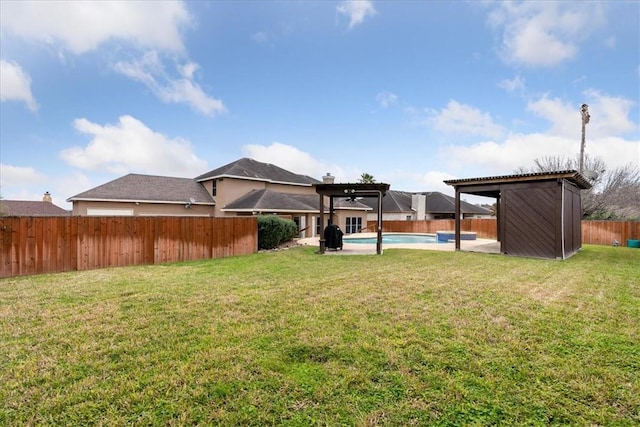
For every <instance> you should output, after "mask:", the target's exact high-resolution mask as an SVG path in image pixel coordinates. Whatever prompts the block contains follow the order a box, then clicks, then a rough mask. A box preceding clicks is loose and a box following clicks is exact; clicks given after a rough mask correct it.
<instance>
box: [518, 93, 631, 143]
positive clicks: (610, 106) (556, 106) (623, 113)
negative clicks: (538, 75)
mask: <svg viewBox="0 0 640 427" xmlns="http://www.w3.org/2000/svg"><path fill="white" fill-rule="evenodd" d="M584 96H585V100H586V102H587V104H589V113H590V115H591V120H590V121H589V124H587V135H588V136H589V137H595V138H604V137H609V136H616V135H624V134H626V133H629V132H634V131H636V130H637V129H638V125H637V124H634V123H633V122H632V121H631V120H630V119H629V113H630V111H631V108H632V107H633V105H634V102H633V101H631V100H629V99H625V98H621V97H613V96H608V95H604V94H602V93H600V92H598V91H595V90H592V89H589V90H586V91H585V92H584ZM580 105H581V104H580ZM580 105H578V104H576V105H571V104H569V103H567V102H566V101H563V100H561V99H559V98H550V97H549V96H548V95H543V96H542V97H541V98H539V99H538V100H536V101H532V102H530V103H529V104H528V106H527V109H528V110H530V111H532V112H533V113H535V114H536V115H538V116H540V117H542V118H544V119H546V120H548V121H549V122H550V123H551V128H550V129H549V130H548V132H549V133H550V134H552V135H557V136H564V137H568V138H571V137H573V138H575V137H578V138H579V137H580V135H581V127H582V115H581V114H580Z"/></svg>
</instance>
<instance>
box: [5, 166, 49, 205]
mask: <svg viewBox="0 0 640 427" xmlns="http://www.w3.org/2000/svg"><path fill="white" fill-rule="evenodd" d="M46 182H47V177H46V176H44V175H43V174H42V173H40V172H38V171H36V170H35V169H34V168H32V167H28V166H27V167H25V166H14V165H8V164H4V163H3V164H0V187H2V189H3V192H4V191H6V189H7V188H9V187H20V186H25V185H32V184H43V183H46ZM43 194H44V191H43ZM7 198H8V197H7Z"/></svg>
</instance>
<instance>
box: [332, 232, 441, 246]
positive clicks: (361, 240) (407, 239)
mask: <svg viewBox="0 0 640 427" xmlns="http://www.w3.org/2000/svg"><path fill="white" fill-rule="evenodd" d="M342 241H343V243H356V244H368V245H370V244H376V243H377V242H378V238H377V237H345V238H343V239H342ZM382 243H405V244H406V243H409V244H411V243H438V239H437V237H436V236H434V235H430V234H383V235H382Z"/></svg>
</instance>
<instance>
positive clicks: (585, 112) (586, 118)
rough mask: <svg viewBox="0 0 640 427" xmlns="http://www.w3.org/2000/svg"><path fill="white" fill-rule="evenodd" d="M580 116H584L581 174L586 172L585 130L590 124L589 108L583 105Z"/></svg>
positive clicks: (581, 142) (581, 143)
mask: <svg viewBox="0 0 640 427" xmlns="http://www.w3.org/2000/svg"><path fill="white" fill-rule="evenodd" d="M580 114H582V139H581V141H580V173H581V174H582V172H584V144H585V130H586V126H587V123H589V118H590V117H591V116H590V115H589V106H588V105H587V104H582V106H581V107H580Z"/></svg>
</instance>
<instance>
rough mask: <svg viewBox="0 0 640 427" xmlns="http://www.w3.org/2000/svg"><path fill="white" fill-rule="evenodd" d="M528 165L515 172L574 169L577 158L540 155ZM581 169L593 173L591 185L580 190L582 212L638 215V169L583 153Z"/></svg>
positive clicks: (591, 215) (588, 214) (607, 215)
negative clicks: (610, 164)
mask: <svg viewBox="0 0 640 427" xmlns="http://www.w3.org/2000/svg"><path fill="white" fill-rule="evenodd" d="M533 163H534V165H533V166H531V167H520V168H518V169H516V170H515V173H535V172H557V171H564V170H578V165H579V159H577V158H576V159H571V158H563V157H552V156H547V157H541V158H538V159H535V160H534V161H533ZM584 170H585V171H593V172H595V173H596V174H597V177H596V178H594V179H592V180H590V182H591V185H592V187H591V188H590V189H589V190H584V191H583V192H582V213H583V216H584V217H585V218H589V219H619V220H637V219H640V170H639V169H638V167H637V166H634V165H632V164H628V165H626V166H622V167H618V168H615V169H611V170H609V169H607V166H606V164H605V163H604V161H603V160H602V159H601V158H598V157H595V158H592V157H589V156H586V157H585V162H584Z"/></svg>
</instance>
